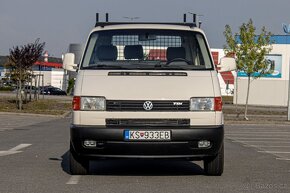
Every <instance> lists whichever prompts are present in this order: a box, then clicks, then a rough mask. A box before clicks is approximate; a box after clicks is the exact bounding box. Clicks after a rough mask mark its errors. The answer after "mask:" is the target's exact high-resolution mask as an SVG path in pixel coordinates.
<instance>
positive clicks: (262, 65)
mask: <svg viewBox="0 0 290 193" xmlns="http://www.w3.org/2000/svg"><path fill="white" fill-rule="evenodd" d="M224 35H225V38H226V43H227V45H225V47H224V50H225V53H226V54H228V53H234V55H235V59H236V62H237V76H238V72H239V71H243V72H244V73H245V74H246V75H247V80H248V81H247V96H246V105H245V114H244V118H245V120H248V117H247V113H248V101H249V95H250V86H251V82H252V81H251V80H255V79H257V78H260V77H261V76H264V75H266V74H269V73H272V69H271V68H269V61H268V60H267V59H266V57H265V56H266V55H267V54H269V52H270V51H271V50H272V46H271V44H272V42H271V33H270V32H267V31H266V28H265V27H262V29H261V32H260V34H259V35H256V28H255V26H254V24H253V21H252V19H250V20H249V21H248V23H243V24H242V25H241V26H240V28H239V33H236V34H235V36H234V35H233V33H232V30H231V27H230V26H229V25H226V26H225V31H224ZM237 76H236V77H237ZM236 80H237V79H236ZM237 82H238V81H236V85H235V87H236V89H235V90H236V91H237V86H238V85H237ZM236 96H238V93H236ZM236 98H237V97H236ZM236 103H237V101H236Z"/></svg>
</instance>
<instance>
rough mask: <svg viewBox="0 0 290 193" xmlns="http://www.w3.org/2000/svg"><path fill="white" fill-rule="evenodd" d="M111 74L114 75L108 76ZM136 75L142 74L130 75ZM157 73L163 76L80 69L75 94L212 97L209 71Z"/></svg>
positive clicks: (130, 97)
mask: <svg viewBox="0 0 290 193" xmlns="http://www.w3.org/2000/svg"><path fill="white" fill-rule="evenodd" d="M112 72H113V73H114V75H109V73H112ZM116 72H117V73H116ZM121 72H122V75H121ZM131 72H132V71H130V74H131ZM138 72H141V73H144V71H134V72H133V73H138ZM146 72H147V71H146ZM151 72H153V71H151ZM154 72H155V73H156V71H154ZM118 73H119V75H118ZM160 73H163V75H161V76H160V75H141V76H140V75H137V76H136V75H132V74H131V75H128V72H126V71H116V70H114V71H110V70H81V71H79V74H78V78H77V79H78V80H77V84H76V87H75V95H76V96H104V97H105V98H106V99H110V100H189V99H190V98H191V97H213V96H214V88H213V83H212V77H211V72H210V71H190V72H188V71H187V72H182V73H183V76H175V75H172V74H171V75H164V73H168V71H166V72H164V71H160ZM149 74H150V73H149Z"/></svg>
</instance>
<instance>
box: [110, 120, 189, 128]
mask: <svg viewBox="0 0 290 193" xmlns="http://www.w3.org/2000/svg"><path fill="white" fill-rule="evenodd" d="M189 124H190V120H189V119H106V125H107V126H143V127H144V126H158V127H159V126H160V127H162V126H164V127H165V126H166V127H168V126H189Z"/></svg>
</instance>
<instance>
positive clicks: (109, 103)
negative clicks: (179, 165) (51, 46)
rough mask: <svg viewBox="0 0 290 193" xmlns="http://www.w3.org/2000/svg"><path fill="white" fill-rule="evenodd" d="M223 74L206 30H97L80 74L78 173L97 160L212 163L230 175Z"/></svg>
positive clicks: (208, 167)
mask: <svg viewBox="0 0 290 193" xmlns="http://www.w3.org/2000/svg"><path fill="white" fill-rule="evenodd" d="M223 137H224V129H223V114H222V100H221V93H220V87H219V82H218V78H217V72H216V70H215V67H214V65H213V61H212V58H211V54H210V50H209V46H208V43H207V40H206V37H205V35H204V33H203V32H202V30H200V29H199V28H196V27H191V26H187V25H167V24H120V25H107V26H100V27H96V28H95V29H94V30H93V31H92V33H91V34H90V36H89V39H88V43H87V46H86V49H85V52H84V56H83V58H82V61H81V64H80V66H79V69H78V75H77V80H76V85H75V92H74V99H73V121H72V125H71V149H70V152H71V163H70V164H71V172H72V173H75V174H85V173H86V172H87V170H88V162H89V160H90V159H97V158H185V159H190V160H204V165H205V172H206V173H207V174H208V175H221V174H222V172H223Z"/></svg>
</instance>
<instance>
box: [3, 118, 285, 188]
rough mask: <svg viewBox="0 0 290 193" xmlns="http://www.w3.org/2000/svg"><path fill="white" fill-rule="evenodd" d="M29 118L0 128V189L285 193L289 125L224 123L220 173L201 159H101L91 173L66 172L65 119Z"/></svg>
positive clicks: (95, 162)
mask: <svg viewBox="0 0 290 193" xmlns="http://www.w3.org/2000/svg"><path fill="white" fill-rule="evenodd" d="M3 119H6V121H8V120H9V118H7V117H4V118H3V115H0V120H3ZM20 119H21V118H19V122H21V121H20ZM12 120H14V119H12ZM32 120H37V118H35V117H26V119H25V120H24V119H23V121H24V122H25V121H27V122H28V123H30V124H26V125H25V124H23V125H22V124H21V123H20V124H16V123H17V121H15V124H16V125H15V126H14V128H17V129H6V130H1V131H0V171H1V172H0V192H1V193H6V192H7V193H8V192H9V193H10V192H101V193H106V192H110V193H114V192H116V193H117V192H118V193H130V192H132V193H133V192H134V193H135V192H150V193H151V192H152V193H155V192H156V193H157V192H158V193H160V192H166V193H171V192H172V193H173V192H174V193H176V192H181V193H183V192H231V193H233V192H255V193H256V192H261V193H262V192H263V193H264V192H271V193H272V192H279V193H280V192H282V193H284V192H285V193H289V192H290V181H289V179H290V161H289V160H288V159H289V158H290V157H289V155H290V153H288V152H289V147H288V145H289V146H290V140H289V138H290V137H289V135H290V134H289V133H290V128H289V126H283V125H268V126H266V125H226V126H225V129H226V137H225V171H224V174H223V175H222V176H220V177H211V176H205V175H204V172H203V164H202V162H190V161H172V160H168V161H166V160H100V161H94V162H91V164H90V167H91V168H90V169H91V172H92V173H93V174H92V175H88V176H71V175H70V174H69V172H68V147H69V124H70V119H69V118H59V119H55V118H54V119H47V120H45V119H43V120H41V121H40V120H38V121H40V122H37V121H35V122H33V121H32ZM8 122H9V121H8ZM24 122H23V123H24ZM11 124H12V123H11Z"/></svg>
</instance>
